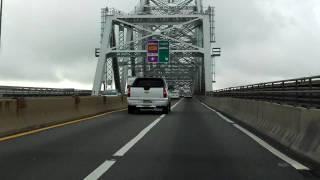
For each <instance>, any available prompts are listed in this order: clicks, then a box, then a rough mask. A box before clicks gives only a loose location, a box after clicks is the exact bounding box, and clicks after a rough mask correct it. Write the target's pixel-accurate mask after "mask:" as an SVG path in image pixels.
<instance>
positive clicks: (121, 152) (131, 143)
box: [113, 99, 182, 156]
mask: <svg viewBox="0 0 320 180" xmlns="http://www.w3.org/2000/svg"><path fill="white" fill-rule="evenodd" d="M181 101H182V99H181V100H180V101H178V102H177V103H176V104H175V105H174V106H172V109H173V108H175V107H176V106H177V105H178V104H179V103H180V102H181ZM165 116H166V115H165V114H162V115H161V116H160V117H159V118H157V119H156V120H155V121H153V122H152V123H151V124H150V125H149V126H147V127H146V128H144V129H143V130H142V131H141V132H140V133H139V134H138V135H137V136H136V137H134V138H133V139H131V141H129V142H128V143H127V144H126V145H124V146H123V147H122V148H121V149H120V150H118V151H117V152H116V153H114V154H113V156H123V155H124V154H125V153H126V152H128V151H129V149H131V148H132V147H133V146H134V145H135V144H136V143H137V142H138V141H139V140H140V139H142V138H143V137H144V136H145V135H146V134H147V133H148V132H149V131H150V130H151V129H152V128H153V127H154V126H155V125H157V124H158V123H159V122H160V120H161V119H163V118H164V117H165Z"/></svg>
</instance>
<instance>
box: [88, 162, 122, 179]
mask: <svg viewBox="0 0 320 180" xmlns="http://www.w3.org/2000/svg"><path fill="white" fill-rule="evenodd" d="M115 162H116V161H115V160H107V161H105V162H104V163H102V164H101V165H100V166H99V167H98V168H97V169H95V170H94V171H93V172H92V173H90V174H89V175H88V176H87V177H85V178H84V180H96V179H98V178H99V177H101V176H102V175H103V174H104V173H105V172H106V171H108V169H109V168H110V167H111V166H112V165H113V164H114V163H115Z"/></svg>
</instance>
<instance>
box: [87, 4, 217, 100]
mask: <svg viewBox="0 0 320 180" xmlns="http://www.w3.org/2000/svg"><path fill="white" fill-rule="evenodd" d="M213 9H214V8H212V7H209V8H208V9H207V10H206V11H203V6H202V0H169V1H168V0H141V1H140V3H138V5H137V6H136V7H135V9H134V11H133V12H132V13H130V14H125V13H121V12H120V11H116V10H114V9H112V10H110V9H108V8H105V9H103V11H102V28H101V30H102V33H101V46H100V54H99V59H98V63H97V69H96V74H95V79H94V84H93V91H92V92H93V93H92V95H100V94H101V93H102V91H104V90H107V89H109V88H112V87H113V86H114V87H115V89H117V90H118V91H119V92H122V93H125V89H126V84H127V79H128V77H137V76H161V77H164V78H166V79H167V80H168V82H169V84H172V85H177V84H178V83H179V84H180V86H183V87H188V88H190V89H191V90H192V91H193V92H195V93H205V92H206V91H211V90H212V81H213V74H214V71H213V70H214V69H213V63H212V57H211V55H212V54H211V46H212V43H213V41H214V40H215V38H214V37H213V36H214V33H213V31H214V26H213V23H214V20H213V17H214V16H213ZM149 39H158V40H167V41H169V43H170V63H168V64H150V63H147V62H146V53H147V51H146V43H147V42H148V40H149ZM109 59H110V60H111V62H112V63H111V65H110V63H108V62H109V61H107V60H109ZM110 73H111V74H112V77H111V75H110ZM109 81H112V83H111V84H112V85H113V86H110V85H109V86H108V82H109ZM103 84H107V85H105V87H106V88H105V89H104V90H102V89H101V85H103ZM109 84H110V82H109Z"/></svg>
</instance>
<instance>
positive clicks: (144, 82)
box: [132, 78, 164, 87]
mask: <svg viewBox="0 0 320 180" xmlns="http://www.w3.org/2000/svg"><path fill="white" fill-rule="evenodd" d="M132 87H164V82H163V79H161V78H138V79H136V80H135V81H134V83H133V84H132Z"/></svg>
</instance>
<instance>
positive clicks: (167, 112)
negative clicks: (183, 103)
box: [162, 105, 170, 114]
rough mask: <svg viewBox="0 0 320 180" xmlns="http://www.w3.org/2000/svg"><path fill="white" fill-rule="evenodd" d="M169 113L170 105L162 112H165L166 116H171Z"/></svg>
mask: <svg viewBox="0 0 320 180" xmlns="http://www.w3.org/2000/svg"><path fill="white" fill-rule="evenodd" d="M169 111H170V106H169V105H168V106H166V107H164V108H163V111H162V112H163V113H164V114H169Z"/></svg>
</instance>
